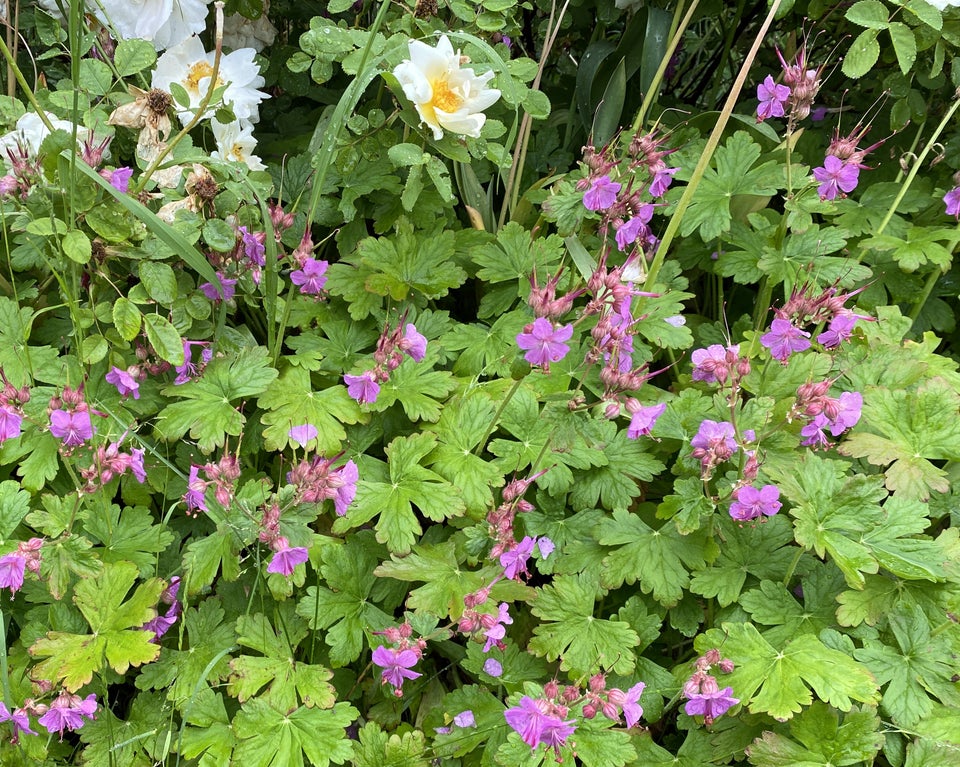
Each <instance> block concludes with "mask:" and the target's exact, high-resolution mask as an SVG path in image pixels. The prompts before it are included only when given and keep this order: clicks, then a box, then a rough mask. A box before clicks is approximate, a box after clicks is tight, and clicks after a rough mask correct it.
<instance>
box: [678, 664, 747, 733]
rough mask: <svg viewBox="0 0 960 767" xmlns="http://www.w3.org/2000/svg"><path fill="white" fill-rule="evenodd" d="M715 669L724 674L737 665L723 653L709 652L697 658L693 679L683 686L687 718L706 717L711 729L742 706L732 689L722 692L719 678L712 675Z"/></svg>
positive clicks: (704, 718)
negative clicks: (724, 656) (733, 708)
mask: <svg viewBox="0 0 960 767" xmlns="http://www.w3.org/2000/svg"><path fill="white" fill-rule="evenodd" d="M714 666H716V667H717V668H718V669H719V670H720V672H721V673H723V674H729V673H731V672H732V671H733V669H734V665H733V661H732V660H730V659H728V658H722V657H721V655H720V651H719V650H716V649H713V650H708V651H707V652H706V653H705V654H704V655H702V656H700V657H699V658H697V660H696V664H695V670H694V672H693V675H692V676H691V677H690V679H688V680H687V683H686V684H685V685H684V686H683V695H684V697H685V698H686V699H687V703H686V705H685V706H684V708H683V710H684V712H686V714H687V716H702V717H703V723H704V724H705V725H707V727H709V726H710V725H712V724H713V723H714V721H716V719H717V718H718V717H720V716H722V715H723V714H724V713H726V712H727V710H728V709H730V707H731V706H735V705H736V704H738V703H739V702H740V701H739V699H737V698H734V697H733V688H732V687H724V688H723V689H720V685H719V684H717V679H716V677H714V676H713V675H712V674H711V673H710V672H711V670H712V669H713V667H714Z"/></svg>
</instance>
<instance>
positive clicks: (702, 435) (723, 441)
mask: <svg viewBox="0 0 960 767" xmlns="http://www.w3.org/2000/svg"><path fill="white" fill-rule="evenodd" d="M735 436H736V431H735V430H734V428H733V424H730V423H727V422H726V421H723V422H717V421H711V420H709V419H705V420H704V421H702V422H701V424H700V428H699V429H698V430H697V434H696V436H694V438H693V439H692V440H690V444H691V445H692V446H693V452H692V453H691V456H692V457H693V458H697V459H699V461H700V466H701V474H702V476H703V478H704V479H707V478H709V476H710V475H711V474H712V473H713V469H714V468H715V467H716V466H718V465H719V464H721V463H723V462H724V461H727V460H729V459H730V458H731V457H732V456H733V454H734V453H736V452H737V450H738V446H737V442H736V439H735Z"/></svg>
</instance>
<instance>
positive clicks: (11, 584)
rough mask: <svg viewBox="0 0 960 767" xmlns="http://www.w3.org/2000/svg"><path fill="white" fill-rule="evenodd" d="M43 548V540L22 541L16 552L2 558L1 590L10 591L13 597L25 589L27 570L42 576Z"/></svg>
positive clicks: (0, 562) (0, 568)
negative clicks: (24, 582)
mask: <svg viewBox="0 0 960 767" xmlns="http://www.w3.org/2000/svg"><path fill="white" fill-rule="evenodd" d="M42 548H43V539H42V538H31V539H30V540H28V541H20V542H19V543H18V544H17V548H16V550H15V551H11V552H10V553H9V554H4V555H3V556H2V557H0V589H10V596H13V595H14V594H16V593H17V592H18V591H19V590H20V589H21V588H22V587H23V579H24V576H25V575H26V572H27V570H29V571H30V572H32V573H34V574H35V575H40V562H41V554H40V550H41V549H42Z"/></svg>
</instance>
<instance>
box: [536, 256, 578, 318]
mask: <svg viewBox="0 0 960 767" xmlns="http://www.w3.org/2000/svg"><path fill="white" fill-rule="evenodd" d="M562 274H563V268H562V267H561V268H560V269H559V270H558V271H557V273H556V274H555V275H553V276H552V277H550V278H549V279H548V280H547V282H546V284H545V285H544V286H543V287H540V285H539V283H538V282H537V270H536V267H534V270H533V274H531V275H530V296H529V297H528V298H527V303H528V304H529V306H530V308H531V309H533V314H534V316H535V317H543V318H544V319H547V320H550V321H551V322H558V321H559V320H560V318H561V317H563V315H564V314H566V313H567V312H569V311H570V310H571V309H572V308H573V302H574V301H575V300H576V299H577V298H579V297H580V296H582V295H583V294H584V293H585V292H586V289H585V288H577V289H576V290H571V291H569V292H568V293H566V294H564V295H563V296H560V297H559V298H558V297H557V286H558V285H559V284H560V277H561V275H562Z"/></svg>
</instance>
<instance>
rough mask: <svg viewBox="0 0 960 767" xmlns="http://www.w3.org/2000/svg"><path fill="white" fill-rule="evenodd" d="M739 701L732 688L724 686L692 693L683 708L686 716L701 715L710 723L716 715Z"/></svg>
mask: <svg viewBox="0 0 960 767" xmlns="http://www.w3.org/2000/svg"><path fill="white" fill-rule="evenodd" d="M739 702H740V700H739V699H738V698H734V697H733V688H732V687H724V688H723V689H722V690H714V691H701V692H697V693H694V694H693V695H691V697H690V700H688V701H687V703H686V705H685V706H684V707H683V710H684V711H685V712H686V714H687V716H702V717H704V720H705V721H706V722H707V723H708V724H712V723H713V721H714V720H715V719H716V718H717V717H719V716H721V715H723V714H724V713H726V712H727V710H728V709H729V708H730V707H731V706H735V705H736V704H737V703H739Z"/></svg>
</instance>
